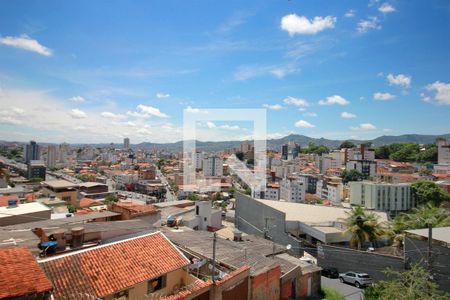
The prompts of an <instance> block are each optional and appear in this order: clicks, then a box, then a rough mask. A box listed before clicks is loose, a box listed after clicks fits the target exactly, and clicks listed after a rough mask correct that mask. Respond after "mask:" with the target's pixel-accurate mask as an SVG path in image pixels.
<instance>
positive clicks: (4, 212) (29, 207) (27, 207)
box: [0, 202, 51, 220]
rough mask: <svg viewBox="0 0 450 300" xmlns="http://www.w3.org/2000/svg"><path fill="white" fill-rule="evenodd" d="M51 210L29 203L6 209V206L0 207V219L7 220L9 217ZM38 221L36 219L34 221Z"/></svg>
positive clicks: (35, 203) (41, 205)
mask: <svg viewBox="0 0 450 300" xmlns="http://www.w3.org/2000/svg"><path fill="white" fill-rule="evenodd" d="M50 210H51V209H50V208H49V207H47V206H45V205H44V204H42V203H39V202H30V203H23V204H19V205H18V206H17V207H12V208H8V207H6V206H2V207H0V218H8V217H11V216H20V215H26V214H31V213H36V212H41V211H50ZM36 220H38V219H36Z"/></svg>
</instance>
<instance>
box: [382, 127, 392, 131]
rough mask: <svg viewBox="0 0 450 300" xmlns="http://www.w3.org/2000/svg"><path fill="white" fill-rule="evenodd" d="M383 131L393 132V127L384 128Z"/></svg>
mask: <svg viewBox="0 0 450 300" xmlns="http://www.w3.org/2000/svg"><path fill="white" fill-rule="evenodd" d="M383 132H392V129H390V128H384V129H383Z"/></svg>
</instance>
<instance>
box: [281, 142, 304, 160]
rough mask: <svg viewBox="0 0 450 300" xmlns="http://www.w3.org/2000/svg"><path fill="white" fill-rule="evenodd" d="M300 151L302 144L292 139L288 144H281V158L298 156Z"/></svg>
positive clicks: (287, 158)
mask: <svg viewBox="0 0 450 300" xmlns="http://www.w3.org/2000/svg"><path fill="white" fill-rule="evenodd" d="M299 153H300V145H299V144H297V143H295V142H293V141H290V142H289V143H287V144H283V145H281V158H282V159H284V160H291V159H295V158H296V157H298V155H299Z"/></svg>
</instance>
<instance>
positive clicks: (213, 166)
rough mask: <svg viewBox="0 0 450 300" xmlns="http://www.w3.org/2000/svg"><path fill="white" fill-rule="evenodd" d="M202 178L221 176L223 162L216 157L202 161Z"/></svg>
mask: <svg viewBox="0 0 450 300" xmlns="http://www.w3.org/2000/svg"><path fill="white" fill-rule="evenodd" d="M203 175H204V176H223V160H222V159H221V158H220V157H218V156H215V155H214V156H210V157H207V158H204V159H203Z"/></svg>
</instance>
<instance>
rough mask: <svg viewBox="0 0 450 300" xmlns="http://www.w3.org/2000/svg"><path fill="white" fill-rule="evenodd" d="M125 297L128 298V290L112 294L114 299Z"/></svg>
mask: <svg viewBox="0 0 450 300" xmlns="http://www.w3.org/2000/svg"><path fill="white" fill-rule="evenodd" d="M127 299H128V290H125V291H121V292H118V293H115V294H114V300H127Z"/></svg>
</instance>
